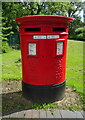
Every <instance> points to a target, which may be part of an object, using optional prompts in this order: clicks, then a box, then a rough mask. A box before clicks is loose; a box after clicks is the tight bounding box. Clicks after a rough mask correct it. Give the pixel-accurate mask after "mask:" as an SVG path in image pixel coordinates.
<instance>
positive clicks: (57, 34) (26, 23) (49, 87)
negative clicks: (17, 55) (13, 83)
mask: <svg viewBox="0 0 85 120" xmlns="http://www.w3.org/2000/svg"><path fill="white" fill-rule="evenodd" d="M16 21H17V23H18V24H19V25H20V39H21V40H20V41H21V54H22V91H23V95H24V96H25V97H26V98H27V97H28V98H29V99H31V100H32V101H33V102H37V103H38V102H40V103H44V102H46V103H47V102H52V101H55V100H60V99H62V98H63V96H64V92H65V79H66V78H65V73H66V49H67V38H68V23H69V22H71V21H72V18H70V17H64V16H52V15H42V16H38V15H36V16H25V17H21V18H17V19H16Z"/></svg>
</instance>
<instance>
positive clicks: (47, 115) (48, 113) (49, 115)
mask: <svg viewBox="0 0 85 120" xmlns="http://www.w3.org/2000/svg"><path fill="white" fill-rule="evenodd" d="M46 117H47V118H54V116H53V113H51V111H50V110H46Z"/></svg>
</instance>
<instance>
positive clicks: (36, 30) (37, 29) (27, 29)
mask: <svg viewBox="0 0 85 120" xmlns="http://www.w3.org/2000/svg"><path fill="white" fill-rule="evenodd" d="M40 31H41V29H40V28H25V32H40Z"/></svg>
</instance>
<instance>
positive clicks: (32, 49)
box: [28, 43, 36, 55]
mask: <svg viewBox="0 0 85 120" xmlns="http://www.w3.org/2000/svg"><path fill="white" fill-rule="evenodd" d="M28 49H29V55H36V43H29V44H28Z"/></svg>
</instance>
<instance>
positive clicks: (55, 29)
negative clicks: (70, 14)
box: [53, 27, 66, 32]
mask: <svg viewBox="0 0 85 120" xmlns="http://www.w3.org/2000/svg"><path fill="white" fill-rule="evenodd" d="M65 31H66V29H65V28H57V27H55V28H53V32H65Z"/></svg>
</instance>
